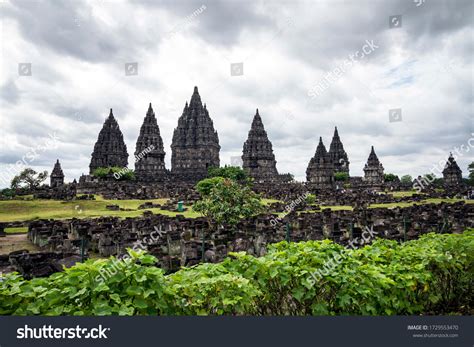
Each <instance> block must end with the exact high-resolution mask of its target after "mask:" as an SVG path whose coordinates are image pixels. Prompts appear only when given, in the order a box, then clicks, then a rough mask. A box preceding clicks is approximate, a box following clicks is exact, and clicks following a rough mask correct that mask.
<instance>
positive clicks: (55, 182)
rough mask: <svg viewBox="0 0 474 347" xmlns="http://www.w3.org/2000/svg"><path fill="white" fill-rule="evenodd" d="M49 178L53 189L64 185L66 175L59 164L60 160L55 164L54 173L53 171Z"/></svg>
mask: <svg viewBox="0 0 474 347" xmlns="http://www.w3.org/2000/svg"><path fill="white" fill-rule="evenodd" d="M49 178H50V183H49V186H50V187H51V188H56V187H59V186H62V185H63V184H64V173H63V170H62V169H61V164H60V163H59V159H58V160H57V161H56V164H54V168H53V171H51V175H50V177H49Z"/></svg>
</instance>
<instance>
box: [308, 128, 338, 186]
mask: <svg viewBox="0 0 474 347" xmlns="http://www.w3.org/2000/svg"><path fill="white" fill-rule="evenodd" d="M306 180H307V181H308V182H310V183H313V184H314V185H315V187H316V188H318V189H327V188H331V187H332V186H333V184H334V163H333V162H332V160H331V158H330V157H329V154H328V152H327V151H326V147H325V146H324V143H323V139H322V138H321V137H320V138H319V144H318V147H317V148H316V153H315V154H314V157H312V158H311V160H310V161H309V165H308V168H307V169H306Z"/></svg>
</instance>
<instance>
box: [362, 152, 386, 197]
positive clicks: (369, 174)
mask: <svg viewBox="0 0 474 347" xmlns="http://www.w3.org/2000/svg"><path fill="white" fill-rule="evenodd" d="M364 181H365V184H366V185H368V186H370V187H373V188H381V186H382V185H383V183H384V174H383V166H382V164H381V163H380V161H379V158H378V157H377V154H375V150H374V146H372V149H371V150H370V154H369V158H368V159H367V164H365V167H364Z"/></svg>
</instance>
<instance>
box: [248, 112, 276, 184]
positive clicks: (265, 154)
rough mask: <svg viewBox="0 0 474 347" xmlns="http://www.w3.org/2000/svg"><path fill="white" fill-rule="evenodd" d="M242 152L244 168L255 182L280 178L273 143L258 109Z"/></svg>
mask: <svg viewBox="0 0 474 347" xmlns="http://www.w3.org/2000/svg"><path fill="white" fill-rule="evenodd" d="M242 152H243V154H242V163H243V164H242V168H243V169H244V170H245V171H246V172H247V174H248V175H249V176H250V177H252V178H253V179H254V180H255V182H259V183H262V182H269V181H270V182H271V181H276V180H278V177H279V176H278V171H277V168H276V160H275V155H274V154H273V148H272V143H271V142H270V140H269V139H268V136H267V132H266V131H265V128H264V126H263V122H262V118H261V117H260V114H259V113H258V109H257V111H256V113H255V116H254V118H253V121H252V126H251V127H250V131H249V134H248V138H247V141H245V143H244V148H243V151H242Z"/></svg>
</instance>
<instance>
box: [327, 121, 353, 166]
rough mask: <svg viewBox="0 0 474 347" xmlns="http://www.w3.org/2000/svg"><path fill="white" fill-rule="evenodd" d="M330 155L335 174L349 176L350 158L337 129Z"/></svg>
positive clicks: (330, 147)
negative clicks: (346, 174) (340, 173)
mask: <svg viewBox="0 0 474 347" xmlns="http://www.w3.org/2000/svg"><path fill="white" fill-rule="evenodd" d="M328 154H329V157H330V158H331V160H332V162H333V164H334V171H335V172H346V173H348V174H349V158H348V157H347V153H346V151H345V150H344V146H343V145H342V142H341V139H340V138H339V133H338V132H337V127H336V128H335V129H334V136H333V137H332V141H331V145H330V146H329V153H328Z"/></svg>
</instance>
